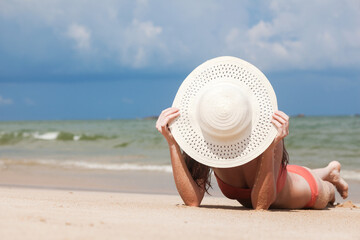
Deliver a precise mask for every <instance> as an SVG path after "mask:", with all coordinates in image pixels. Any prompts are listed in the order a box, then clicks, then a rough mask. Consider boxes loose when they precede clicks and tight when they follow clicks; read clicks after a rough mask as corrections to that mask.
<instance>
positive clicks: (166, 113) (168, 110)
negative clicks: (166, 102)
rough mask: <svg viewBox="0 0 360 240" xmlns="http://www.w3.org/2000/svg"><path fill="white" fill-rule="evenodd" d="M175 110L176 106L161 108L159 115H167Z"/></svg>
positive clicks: (176, 109)
mask: <svg viewBox="0 0 360 240" xmlns="http://www.w3.org/2000/svg"><path fill="white" fill-rule="evenodd" d="M177 111H179V109H178V108H175V107H170V108H167V109H165V110H163V111H162V112H161V114H160V115H163V116H166V115H169V114H171V113H174V112H177Z"/></svg>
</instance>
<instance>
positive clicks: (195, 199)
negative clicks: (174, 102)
mask: <svg viewBox="0 0 360 240" xmlns="http://www.w3.org/2000/svg"><path fill="white" fill-rule="evenodd" d="M179 115H180V113H179V110H178V109H176V108H168V109H166V110H164V111H163V112H162V113H161V114H160V116H159V119H158V121H157V123H156V128H157V129H158V131H159V132H160V133H161V134H162V135H163V136H164V137H165V139H166V141H167V142H168V145H169V150H170V157H171V165H172V169H173V175H174V180H175V185H176V188H177V190H178V192H179V194H180V196H181V198H182V199H183V201H184V203H185V204H186V205H188V206H199V205H200V203H201V201H202V199H203V197H204V194H205V185H201V187H199V186H198V185H197V184H196V182H195V181H194V180H193V178H192V177H191V174H190V172H189V170H188V168H187V166H186V163H185V160H184V158H183V157H182V154H181V150H180V147H179V145H178V144H177V142H176V141H175V139H174V137H173V136H172V134H171V132H170V130H169V128H168V124H169V123H170V122H171V121H173V120H174V119H175V118H176V117H178V116H179Z"/></svg>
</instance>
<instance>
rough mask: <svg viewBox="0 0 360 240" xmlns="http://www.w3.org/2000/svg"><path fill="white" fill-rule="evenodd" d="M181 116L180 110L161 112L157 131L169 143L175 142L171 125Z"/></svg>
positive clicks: (168, 109) (169, 109)
mask: <svg viewBox="0 0 360 240" xmlns="http://www.w3.org/2000/svg"><path fill="white" fill-rule="evenodd" d="M179 115H180V112H179V109H177V108H174V107H171V108H167V109H165V110H164V111H162V112H161V114H160V116H159V118H158V120H157V122H156V128H157V130H158V131H159V132H160V133H161V134H162V135H163V136H164V137H165V139H166V141H167V142H168V143H171V142H174V141H175V140H174V137H173V135H172V134H171V132H170V129H169V123H171V122H172V121H173V120H174V119H175V118H177V117H178V116H179Z"/></svg>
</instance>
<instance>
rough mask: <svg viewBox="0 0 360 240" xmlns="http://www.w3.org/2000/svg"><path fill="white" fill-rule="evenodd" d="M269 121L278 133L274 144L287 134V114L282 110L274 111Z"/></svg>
mask: <svg viewBox="0 0 360 240" xmlns="http://www.w3.org/2000/svg"><path fill="white" fill-rule="evenodd" d="M272 117H273V118H272V120H271V122H272V123H273V124H274V125H275V126H276V128H277V130H278V133H277V135H276V137H275V140H274V142H273V143H274V146H276V145H277V144H278V143H279V142H280V141H281V140H282V139H284V138H285V137H286V136H287V135H289V116H288V115H286V114H285V113H284V112H282V111H276V112H275V113H274V114H273V116H272Z"/></svg>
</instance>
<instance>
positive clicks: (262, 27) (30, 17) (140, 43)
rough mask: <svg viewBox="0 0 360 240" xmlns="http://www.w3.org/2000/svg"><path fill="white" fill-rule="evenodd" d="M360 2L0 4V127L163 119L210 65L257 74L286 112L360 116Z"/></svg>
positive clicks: (34, 1) (38, 1) (143, 0)
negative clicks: (224, 60)
mask: <svg viewBox="0 0 360 240" xmlns="http://www.w3.org/2000/svg"><path fill="white" fill-rule="evenodd" d="M359 12H360V2H359V1H358V0H344V1H335V0H329V1H316V0H315V1H291V0H275V1H265V0H264V1H211V0H207V1H205V0H204V1H163V0H158V1H147V0H139V1H115V0H114V1H110V0H109V1H106V0H105V1H101V2H100V1H93V0H88V1H80V0H79V1H45V0H29V1H11V0H8V1H0V120H53V119H107V118H111V119H116V118H137V117H145V116H151V115H157V114H159V112H160V111H161V110H162V109H163V108H165V107H168V106H170V105H171V103H172V100H173V98H174V96H175V94H176V91H177V88H178V87H179V86H180V84H181V82H182V80H183V79H185V78H186V76H187V75H188V74H189V73H190V72H191V71H192V70H193V69H194V68H195V67H196V66H198V65H199V64H201V63H202V62H204V61H206V60H207V59H210V58H213V57H217V56H223V55H231V56H236V57H240V58H242V59H244V60H247V61H249V62H251V63H252V64H254V65H255V66H257V67H258V68H260V69H261V70H262V71H263V72H264V73H265V75H266V76H267V77H268V79H269V80H270V82H271V83H272V85H273V87H274V89H275V92H276V94H277V97H278V102H279V108H280V109H282V110H283V111H285V112H287V113H288V114H289V115H295V114H298V113H305V114H308V115H349V114H355V113H360V68H359V67H360V27H359V26H360V14H358V13H359Z"/></svg>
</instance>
